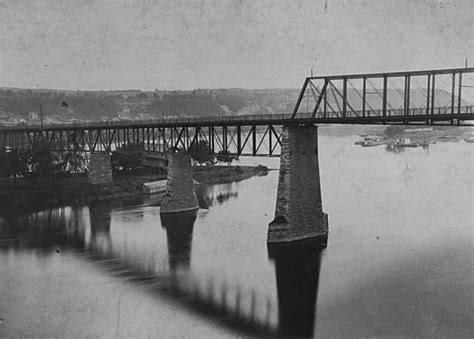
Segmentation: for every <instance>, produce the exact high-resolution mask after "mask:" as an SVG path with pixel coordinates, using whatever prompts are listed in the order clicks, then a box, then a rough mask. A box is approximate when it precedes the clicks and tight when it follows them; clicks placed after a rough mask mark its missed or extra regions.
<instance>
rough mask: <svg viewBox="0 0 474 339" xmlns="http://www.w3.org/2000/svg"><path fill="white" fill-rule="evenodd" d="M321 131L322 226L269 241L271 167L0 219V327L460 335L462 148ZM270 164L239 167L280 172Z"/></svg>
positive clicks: (24, 330) (96, 332) (471, 321)
mask: <svg viewBox="0 0 474 339" xmlns="http://www.w3.org/2000/svg"><path fill="white" fill-rule="evenodd" d="M355 140H356V138H355V137H343V138H335V137H320V146H319V149H320V170H321V181H322V191H323V192H322V194H323V206H324V210H325V212H326V213H328V215H329V227H330V236H329V243H328V247H327V249H325V250H321V249H320V248H318V246H317V244H312V243H306V244H303V245H298V246H293V247H287V248H280V249H276V250H270V251H269V250H268V249H267V246H266V232H267V225H268V223H269V222H270V221H271V220H272V217H273V213H274V208H275V198H276V186H277V178H278V172H277V171H271V172H270V173H269V174H268V175H267V176H264V177H254V178H251V179H248V180H245V181H242V182H236V183H231V184H222V185H208V186H203V187H200V188H199V190H198V192H197V194H198V199H199V201H200V204H201V206H203V207H205V209H204V208H203V209H200V210H199V211H198V213H197V215H184V216H182V217H180V218H179V219H168V220H161V219H160V215H159V206H158V201H159V197H153V198H144V199H137V200H134V201H127V202H114V203H102V204H94V205H91V206H82V207H77V208H71V207H68V208H64V209H54V210H46V211H42V212H39V213H34V214H24V215H12V214H8V213H7V211H3V210H2V217H1V219H0V286H1V287H0V318H1V319H0V337H13V336H15V337H24V336H37V337H39V336H42V337H44V336H51V337H66V336H68V337H83V336H92V337H116V336H122V337H143V336H152V337H183V336H188V337H202V338H207V337H219V338H220V337H235V336H242V335H253V336H261V335H265V334H268V335H274V334H275V333H280V334H286V335H290V336H296V335H300V336H309V335H312V334H313V333H314V336H316V337H361V336H370V337H419V336H421V337H439V338H445V337H456V338H468V337H472V336H473V335H474V313H473V310H474V247H473V246H474V222H473V221H474V215H473V213H474V197H473V192H474V144H467V143H464V142H458V143H439V144H436V145H431V146H430V148H429V149H428V150H424V149H421V148H416V149H407V150H406V151H405V152H402V153H397V154H395V153H389V152H387V151H386V150H385V148H383V147H374V148H360V147H358V146H354V145H353V144H354V141H355ZM278 161H279V160H278V159H275V158H273V159H255V158H247V159H243V160H242V161H241V162H243V163H247V164H254V163H263V164H267V165H268V166H269V167H271V168H278Z"/></svg>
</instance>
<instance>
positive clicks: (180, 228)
mask: <svg viewBox="0 0 474 339" xmlns="http://www.w3.org/2000/svg"><path fill="white" fill-rule="evenodd" d="M196 213H197V211H189V212H185V213H176V214H162V215H161V225H162V227H163V228H165V229H166V237H167V241H168V261H169V267H170V270H171V271H176V270H179V269H188V268H189V266H190V263H191V246H192V242H193V228H194V222H195V221H196Z"/></svg>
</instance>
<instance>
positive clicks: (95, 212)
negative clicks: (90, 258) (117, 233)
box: [76, 202, 112, 253]
mask: <svg viewBox="0 0 474 339" xmlns="http://www.w3.org/2000/svg"><path fill="white" fill-rule="evenodd" d="M111 211H112V207H111V205H110V203H108V202H99V203H96V204H93V205H90V206H89V220H90V242H89V246H90V247H92V248H94V249H100V250H101V251H102V252H103V253H107V252H110V251H112V240H111V237H110V224H111V220H112V217H111ZM76 222H77V221H76Z"/></svg>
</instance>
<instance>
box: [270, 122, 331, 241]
mask: <svg viewBox="0 0 474 339" xmlns="http://www.w3.org/2000/svg"><path fill="white" fill-rule="evenodd" d="M327 234H328V222H327V215H326V214H325V213H324V212H323V207H322V201H321V183H320V179H319V163H318V129H317V126H314V125H287V126H284V127H283V133H282V147H281V158H280V176H279V180H278V193H277V201H276V209H275V219H274V220H273V221H272V222H271V223H270V224H269V226H268V238H267V242H268V243H288V242H293V241H298V240H305V239H311V238H320V239H322V240H323V242H326V241H327Z"/></svg>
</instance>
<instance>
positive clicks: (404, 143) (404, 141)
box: [395, 138, 422, 147]
mask: <svg viewBox="0 0 474 339" xmlns="http://www.w3.org/2000/svg"><path fill="white" fill-rule="evenodd" d="M395 145H396V146H397V147H418V146H421V145H422V143H418V142H413V141H411V139H410V138H400V139H398V141H397V142H396V143H395Z"/></svg>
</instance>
